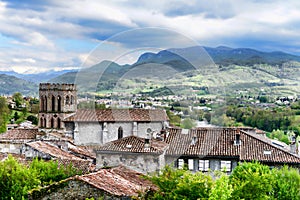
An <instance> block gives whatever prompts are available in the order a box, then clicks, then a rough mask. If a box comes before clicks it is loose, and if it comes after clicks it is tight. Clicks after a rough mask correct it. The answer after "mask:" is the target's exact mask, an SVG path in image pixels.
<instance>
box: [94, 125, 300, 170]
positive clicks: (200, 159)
mask: <svg viewBox="0 0 300 200" xmlns="http://www.w3.org/2000/svg"><path fill="white" fill-rule="evenodd" d="M158 139H159V141H157V140H158ZM161 140H162V141H161ZM145 145H148V146H147V148H148V149H146V148H145ZM95 151H96V155H97V161H96V162H97V167H103V166H115V165H117V164H118V163H119V164H123V165H126V166H128V167H130V168H132V169H135V170H138V171H140V172H143V173H148V172H153V171H157V170H159V169H161V168H162V167H163V166H165V165H173V166H174V167H177V168H183V167H184V166H185V165H186V166H187V167H188V169H189V170H191V171H203V172H207V171H214V170H225V171H226V172H227V173H231V171H232V170H233V169H234V168H235V167H236V166H237V165H238V163H239V162H251V161H259V162H261V163H263V164H266V165H268V166H270V167H278V166H282V165H289V166H292V167H297V168H300V157H299V156H298V155H295V154H292V153H290V152H289V151H287V150H286V149H284V148H281V147H278V145H274V144H273V143H272V141H271V140H268V139H266V138H264V137H262V136H261V135H258V134H256V133H255V130H254V129H252V130H250V129H249V128H246V129H245V130H243V129H239V128H216V127H212V128H196V129H191V130H185V129H180V128H169V129H168V130H167V131H166V132H165V133H164V134H163V135H161V137H159V138H153V137H152V138H150V139H149V140H146V139H142V138H136V137H127V138H122V139H119V140H115V141H113V142H110V143H108V144H106V145H103V146H101V147H98V148H95ZM149 155H151V157H150V156H149Z"/></svg>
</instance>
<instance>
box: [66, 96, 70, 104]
mask: <svg viewBox="0 0 300 200" xmlns="http://www.w3.org/2000/svg"><path fill="white" fill-rule="evenodd" d="M69 104H70V97H69V96H66V105H69Z"/></svg>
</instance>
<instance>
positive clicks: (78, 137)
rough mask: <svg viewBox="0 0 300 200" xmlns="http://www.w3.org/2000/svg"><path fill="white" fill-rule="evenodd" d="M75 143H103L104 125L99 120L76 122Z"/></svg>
mask: <svg viewBox="0 0 300 200" xmlns="http://www.w3.org/2000/svg"><path fill="white" fill-rule="evenodd" d="M74 143H75V144H76V145H93V144H94V145H95V144H96V145H97V144H102V125H101V124H99V123H98V122H96V123H95V122H84V123H75V130H74Z"/></svg>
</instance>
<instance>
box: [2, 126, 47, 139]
mask: <svg viewBox="0 0 300 200" xmlns="http://www.w3.org/2000/svg"><path fill="white" fill-rule="evenodd" d="M43 134H44V133H41V132H39V131H38V129H21V128H20V129H11V130H9V131H7V132H6V133H3V134H0V140H32V139H35V138H36V136H37V135H43Z"/></svg>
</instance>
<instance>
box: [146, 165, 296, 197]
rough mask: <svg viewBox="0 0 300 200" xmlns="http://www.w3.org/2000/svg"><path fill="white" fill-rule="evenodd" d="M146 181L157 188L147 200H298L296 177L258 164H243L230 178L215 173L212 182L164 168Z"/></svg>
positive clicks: (203, 176)
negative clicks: (149, 181)
mask: <svg viewBox="0 0 300 200" xmlns="http://www.w3.org/2000/svg"><path fill="white" fill-rule="evenodd" d="M149 179H150V180H151V181H152V182H153V183H154V184H156V185H157V186H158V188H159V189H158V191H157V192H155V193H154V194H153V195H152V196H151V198H150V199H209V200H215V199H221V200H227V199H249V200H250V199H296V200H300V188H299V185H300V173H299V171H298V170H297V169H293V168H289V167H287V166H284V167H282V168H281V169H276V168H275V169H272V170H271V169H270V168H269V167H268V166H265V165H262V164H259V163H258V162H252V163H247V162H245V163H240V164H239V165H238V166H237V167H236V168H235V169H234V170H233V172H232V174H231V175H227V174H224V173H222V172H217V173H215V176H214V179H213V178H212V177H211V175H210V174H203V173H202V172H196V173H193V172H190V171H188V170H186V169H174V168H171V167H170V166H167V167H165V168H164V169H163V170H162V171H161V173H159V174H155V175H152V176H150V177H149ZM148 199H149V198H148Z"/></svg>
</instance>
